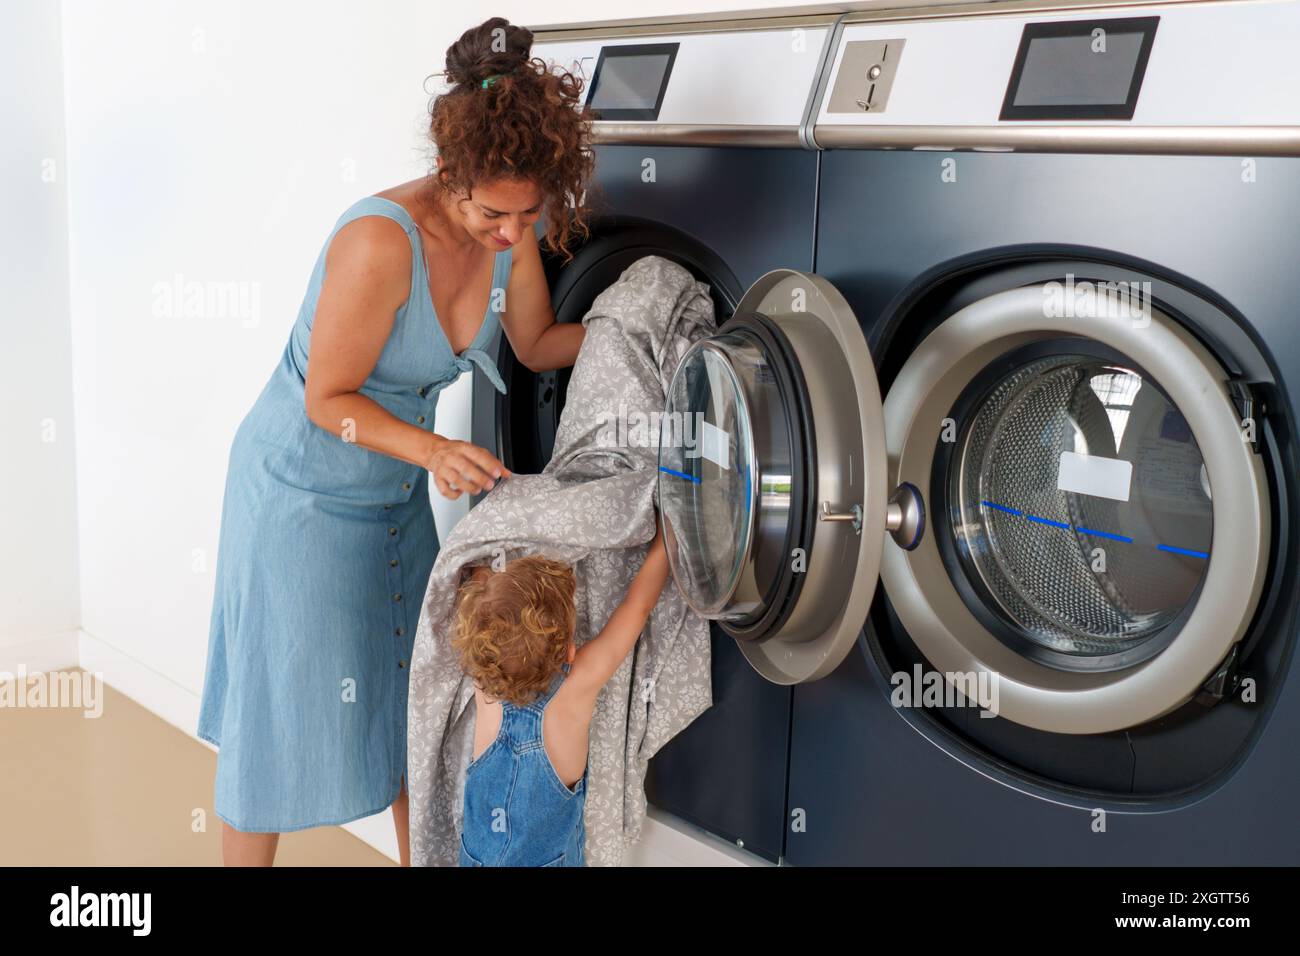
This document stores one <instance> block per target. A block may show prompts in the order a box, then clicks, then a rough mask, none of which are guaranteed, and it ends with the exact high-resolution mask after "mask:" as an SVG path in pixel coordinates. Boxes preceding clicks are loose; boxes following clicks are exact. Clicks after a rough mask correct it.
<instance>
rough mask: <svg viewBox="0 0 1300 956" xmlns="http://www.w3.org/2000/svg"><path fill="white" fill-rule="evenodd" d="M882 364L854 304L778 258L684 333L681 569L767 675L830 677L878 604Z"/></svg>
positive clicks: (667, 438)
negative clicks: (713, 329)
mask: <svg viewBox="0 0 1300 956" xmlns="http://www.w3.org/2000/svg"><path fill="white" fill-rule="evenodd" d="M885 474H886V459H885V452H884V427H883V422H882V409H881V400H880V392H879V387H878V386H877V384H876V378H875V368H874V366H873V364H872V361H871V355H870V353H869V352H868V351H867V345H866V339H865V338H864V337H863V335H862V330H861V329H860V327H859V326H858V324H857V320H856V319H855V318H854V316H853V313H852V311H851V310H850V309H849V307H848V305H847V304H846V303H845V302H844V300H843V298H842V297H840V295H839V293H837V292H836V291H835V290H834V288H833V287H832V286H830V285H829V283H826V282H825V280H823V279H821V278H819V277H818V276H815V275H809V274H806V273H800V272H794V271H790V270H778V271H776V272H771V273H768V274H767V275H766V276H764V277H763V278H761V279H760V280H759V281H758V282H756V283H755V284H754V286H753V287H751V288H750V290H749V291H748V292H746V293H745V296H744V298H743V299H742V300H741V302H740V305H739V306H738V307H737V309H736V314H735V315H734V316H733V317H732V319H731V320H730V321H729V322H727V324H726V325H725V326H723V328H722V329H721V330H720V331H719V332H718V334H716V335H714V336H712V337H710V338H707V339H703V340H700V341H698V342H696V343H695V344H694V345H692V346H691V347H690V349H689V350H688V351H687V352H686V353H685V355H684V356H683V358H682V360H681V362H680V363H679V365H678V367H677V370H676V373H675V374H674V376H673V380H672V382H671V383H670V385H669V388H668V393H667V407H666V411H665V417H664V419H663V421H662V422H661V425H660V450H659V507H660V513H661V515H662V517H663V523H664V539H665V544H666V546H667V549H668V558H669V565H670V568H671V571H672V575H673V579H674V581H675V582H676V584H677V587H678V588H679V590H681V592H682V594H683V596H684V597H685V599H686V601H687V603H689V604H690V606H691V607H692V608H694V609H695V611H696V612H698V613H699V614H701V615H703V616H705V617H708V618H710V619H712V620H714V621H716V622H717V623H718V625H719V626H720V627H721V629H722V630H723V631H724V632H726V633H727V634H729V635H730V636H731V637H733V638H735V639H736V641H737V642H738V643H739V645H740V648H741V651H742V653H743V654H744V655H745V658H746V659H747V660H748V661H749V662H750V664H752V665H753V667H754V668H755V669H756V670H757V671H758V672H759V673H760V674H762V675H763V676H764V677H766V678H767V679H768V680H771V681H773V682H775V683H781V684H792V683H798V682H801V681H805V680H813V679H816V678H818V677H822V676H825V675H826V674H828V673H830V672H831V671H832V670H834V669H835V667H836V666H838V665H839V663H840V661H842V660H843V658H844V656H845V655H846V654H847V653H848V652H849V651H850V650H851V649H852V647H853V646H854V643H855V641H856V640H857V635H858V633H859V632H860V630H861V628H862V624H863V622H864V620H865V619H866V616H867V611H868V609H869V607H870V603H871V597H872V594H873V593H874V591H875V584H876V578H877V575H878V573H879V565H880V552H881V550H882V547H883V540H884V534H885V526H886V512H887V509H888V505H889V503H888V501H887V500H886V498H885Z"/></svg>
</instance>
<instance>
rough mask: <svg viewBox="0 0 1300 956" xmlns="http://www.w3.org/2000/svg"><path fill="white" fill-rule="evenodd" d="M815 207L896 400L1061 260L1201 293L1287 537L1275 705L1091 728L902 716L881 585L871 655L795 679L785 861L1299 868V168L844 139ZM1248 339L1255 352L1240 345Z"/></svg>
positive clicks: (1273, 162)
mask: <svg viewBox="0 0 1300 956" xmlns="http://www.w3.org/2000/svg"><path fill="white" fill-rule="evenodd" d="M820 196H821V205H820V217H819V225H818V247H817V259H816V264H817V271H818V272H819V273H820V274H821V275H823V276H825V277H826V278H828V279H829V280H831V281H832V282H833V283H834V284H835V285H836V287H837V288H838V289H839V290H840V291H841V292H843V294H844V295H845V297H846V298H847V300H848V301H849V303H850V305H852V307H853V309H854V312H855V314H856V315H857V316H858V318H859V320H860V321H861V322H862V324H863V326H864V331H865V332H866V333H867V337H868V340H869V341H870V343H871V345H872V351H873V356H874V357H875V360H876V364H877V367H878V370H879V372H880V377H881V387H882V389H883V390H885V391H886V392H887V391H888V388H889V384H890V381H891V379H892V377H893V376H894V375H895V374H896V373H897V371H898V369H899V368H900V367H901V365H902V363H903V362H904V361H905V360H906V358H907V354H908V352H909V351H910V348H911V347H912V346H913V345H914V344H915V343H916V342H917V341H919V339H920V338H921V337H923V336H924V334H925V332H926V331H928V330H929V329H930V328H932V327H933V326H934V325H935V324H936V323H937V322H938V321H941V320H942V319H943V318H944V317H946V315H947V314H951V312H952V311H953V310H955V309H956V308H958V307H960V306H961V305H963V304H965V303H966V302H968V301H970V300H971V299H972V298H974V297H977V296H979V295H982V294H987V293H990V292H995V291H999V290H1000V289H1001V288H1005V287H1009V286H1013V285H1017V284H1022V283H1025V282H1029V281H1035V280H1043V279H1051V278H1056V277H1057V275H1059V274H1060V273H1061V272H1063V271H1072V272H1075V273H1076V274H1077V273H1080V272H1083V273H1088V272H1093V273H1094V274H1096V275H1097V276H1098V277H1103V278H1104V277H1106V276H1107V275H1114V276H1119V275H1129V276H1132V275H1134V274H1135V273H1137V274H1141V275H1144V276H1145V275H1150V276H1152V277H1153V278H1154V280H1155V296H1156V298H1157V299H1158V300H1162V301H1165V302H1172V303H1173V304H1174V305H1175V306H1177V305H1179V304H1180V303H1181V304H1186V305H1187V308H1186V310H1185V311H1186V318H1187V325H1188V327H1189V328H1191V330H1192V331H1193V332H1194V333H1195V334H1196V335H1197V336H1198V337H1200V338H1201V339H1202V341H1203V342H1204V343H1205V344H1207V345H1209V346H1210V348H1211V350H1212V351H1214V352H1215V353H1216V357H1217V358H1219V359H1220V360H1221V361H1222V362H1223V363H1224V365H1225V366H1226V367H1227V368H1228V369H1229V370H1230V371H1233V372H1235V373H1238V374H1240V375H1241V376H1242V377H1243V378H1245V379H1248V380H1254V381H1256V382H1259V385H1258V386H1257V388H1258V392H1257V394H1259V395H1263V396H1266V405H1267V409H1266V413H1265V417H1266V422H1267V423H1266V426H1265V428H1266V431H1267V433H1268V437H1267V442H1266V444H1267V446H1268V447H1267V448H1266V450H1265V453H1266V454H1267V455H1268V460H1269V471H1270V484H1271V493H1272V497H1273V508H1274V512H1273V515H1272V521H1273V534H1274V542H1273V554H1272V557H1271V571H1270V578H1269V582H1268V584H1267V585H1266V588H1265V595H1264V597H1263V598H1261V608H1260V610H1259V611H1258V612H1257V613H1256V618H1255V621H1254V623H1253V625H1252V627H1251V630H1250V631H1249V632H1248V635H1247V638H1246V640H1245V641H1243V646H1246V645H1247V644H1249V646H1250V648H1251V649H1250V651H1249V653H1248V656H1247V657H1246V659H1245V660H1244V661H1243V662H1242V665H1241V666H1242V669H1243V672H1244V673H1248V674H1250V675H1251V676H1253V677H1255V678H1256V679H1257V681H1258V684H1259V688H1260V690H1259V699H1258V702H1257V703H1256V704H1244V703H1241V702H1240V701H1237V700H1232V699H1228V700H1224V701H1222V702H1220V703H1218V704H1217V705H1215V706H1212V707H1206V706H1201V705H1199V704H1197V703H1189V704H1187V705H1184V707H1183V708H1182V709H1180V710H1179V711H1176V712H1175V713H1173V714H1171V715H1167V716H1166V717H1165V718H1161V719H1160V720H1157V721H1154V722H1152V723H1151V724H1149V725H1145V726H1143V727H1139V728H1133V729H1131V730H1129V731H1122V732H1117V733H1113V734H1104V735H1096V736H1092V737H1072V736H1068V735H1054V734H1048V733H1043V732H1039V731H1033V730H1030V729H1028V728H1024V727H1020V726H1018V725H1014V724H1010V723H1009V722H1008V721H1006V720H1004V719H1002V718H996V719H993V720H981V719H979V718H977V717H973V712H972V711H971V710H970V709H969V708H967V709H965V712H964V713H963V712H958V711H956V710H948V711H944V710H942V709H939V710H921V709H906V708H895V707H893V706H891V703H890V691H891V686H890V683H889V675H890V674H891V673H894V672H897V671H899V670H907V669H909V668H910V667H911V666H912V665H914V664H915V663H917V662H921V663H923V664H924V659H923V657H922V656H921V654H920V652H919V651H918V650H917V649H916V647H915V645H913V644H912V643H911V640H910V638H909V636H908V635H907V633H906V631H905V630H904V629H903V627H902V625H901V624H900V622H899V620H898V618H897V617H896V616H895V615H894V613H893V609H892V607H891V605H890V603H889V598H888V595H887V594H886V593H885V592H884V590H883V588H882V589H880V590H879V591H878V592H877V595H876V599H875V605H874V607H873V611H872V615H871V618H870V619H869V621H868V624H867V626H866V628H865V629H864V633H863V635H862V637H861V639H860V640H859V643H858V647H857V648H856V650H855V652H854V653H852V654H851V655H850V656H849V658H848V659H846V661H845V662H844V664H843V665H841V667H840V668H839V669H838V670H837V671H836V672H835V673H834V674H832V675H831V676H830V677H828V678H826V679H824V680H821V681H817V682H813V683H809V684H804V685H799V686H797V687H796V688H795V689H794V709H793V720H792V730H791V763H790V780H789V792H788V805H789V808H790V810H791V812H792V813H797V814H798V815H799V816H800V817H801V818H802V819H803V821H804V823H803V825H802V826H800V827H796V828H793V829H792V830H791V831H790V832H788V834H787V836H786V842H785V845H784V853H783V856H784V858H785V860H786V861H787V862H789V863H792V864H796V865H799V864H804V865H818V864H883V865H926V864H929V865H939V864H1118V865H1133V864H1144V865H1159V864H1199V865H1236V864H1291V865H1295V864H1297V863H1300V827H1297V826H1296V824H1295V813H1294V795H1295V794H1296V793H1297V792H1300V761H1297V760H1296V759H1295V756H1294V748H1295V744H1294V742H1295V739H1296V736H1297V734H1298V733H1300V674H1297V673H1294V671H1295V670H1296V669H1297V665H1296V663H1295V661H1294V655H1293V646H1294V643H1295V642H1294V634H1295V630H1296V599H1295V592H1296V587H1295V584H1296V582H1295V580H1294V578H1295V568H1296V565H1297V555H1296V541H1295V537H1296V536H1295V534H1294V532H1293V525H1294V517H1295V515H1294V511H1295V509H1294V504H1293V502H1294V501H1295V487H1294V485H1295V477H1294V476H1295V475H1296V473H1297V471H1298V470H1300V469H1297V467H1296V449H1295V439H1294V409H1293V406H1292V405H1291V399H1290V398H1289V397H1288V396H1290V395H1293V394H1294V393H1295V390H1296V388H1297V387H1298V385H1297V382H1298V381H1300V348H1298V347H1297V346H1298V345H1300V324H1298V323H1297V316H1296V303H1297V301H1300V270H1298V269H1297V268H1296V266H1295V262H1296V257H1295V249H1296V240H1295V226H1294V223H1295V221H1296V217H1297V214H1298V213H1300V159H1281V158H1272V159H1270V158H1260V159H1258V160H1250V161H1243V160H1242V159H1238V158H1231V157H1228V158H1211V157H1191V156H1185V157H1177V156H1101V155H1098V156H1080V155H1049V154H981V153H934V152H884V151H868V150H843V151H835V150H833V151H828V152H826V153H824V154H823V156H822V164H821V180H820ZM1108 270H1109V271H1108ZM918 277H921V278H918ZM1184 290H1191V291H1192V292H1193V293H1195V294H1194V295H1191V294H1189V295H1187V296H1184V295H1183V291H1184ZM1206 302H1212V303H1217V304H1218V306H1219V307H1220V308H1218V309H1214V308H1208V307H1206V308H1201V307H1199V306H1198V305H1197V303H1202V304H1203V303H1206ZM1175 311H1177V309H1175ZM1225 314H1226V315H1228V316H1231V317H1232V322H1233V323H1234V324H1236V325H1237V327H1238V328H1237V329H1236V330H1233V329H1230V328H1227V327H1226V325H1227V324H1228V323H1227V322H1225V319H1224V315H1225ZM1242 332H1244V333H1245V336H1246V337H1247V338H1248V339H1250V340H1252V345H1253V346H1254V348H1253V349H1252V348H1243V349H1239V350H1237V351H1236V352H1234V351H1233V349H1232V347H1231V346H1229V345H1227V344H1226V343H1229V342H1234V341H1236V342H1240V341H1241V333H1242ZM885 546H886V547H887V548H888V547H893V545H892V543H890V542H886V545H885ZM1098 810H1101V811H1105V812H1104V816H1103V814H1100V813H1098V812H1097V811H1098ZM1099 821H1102V822H1099ZM1103 825H1104V831H1103V830H1102V826H1103Z"/></svg>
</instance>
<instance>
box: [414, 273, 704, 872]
mask: <svg viewBox="0 0 1300 956" xmlns="http://www.w3.org/2000/svg"><path fill="white" fill-rule="evenodd" d="M582 321H583V324H584V325H585V326H586V328H587V333H586V340H585V341H584V343H583V346H582V350H581V353H580V354H579V356H578V360H577V362H576V364H575V365H574V368H573V376H572V378H571V379H570V382H569V389H568V395H567V402H566V404H565V407H564V412H563V414H562V416H561V419H560V425H559V430H558V432H557V434H556V440H555V452H554V455H553V457H552V458H551V461H550V463H549V464H548V465H547V466H546V468H545V469H544V470H543V471H542V473H541V474H539V475H519V474H516V475H513V476H511V477H510V478H508V479H506V480H504V481H500V482H498V484H497V486H496V488H494V489H493V490H492V491H491V492H489V493H488V494H487V495H486V496H485V497H484V498H483V500H482V501H481V502H480V503H479V504H478V505H477V506H476V507H475V508H473V509H472V510H471V511H470V513H469V514H468V515H467V516H466V517H465V518H463V519H462V520H461V521H460V522H459V523H458V524H457V525H456V527H455V529H454V530H453V531H452V533H451V535H450V536H449V537H448V539H447V541H446V542H445V543H444V544H443V546H442V550H441V552H440V553H439V555H438V560H437V563H436V564H435V565H434V568H433V573H432V575H431V577H430V580H429V588H428V592H427V594H426V595H425V599H424V606H423V609H422V611H421V615H420V623H419V627H418V629H417V631H416V636H415V652H414V655H413V659H412V661H411V677H410V682H411V683H410V697H409V707H408V729H407V769H408V774H409V780H408V786H409V790H410V821H411V862H412V864H413V865H415V866H454V865H455V863H456V860H457V847H458V846H459V839H460V826H461V813H462V809H463V794H464V785H465V768H466V766H468V765H469V762H470V757H471V754H472V748H473V740H474V708H473V706H471V705H472V704H473V700H474V687H473V683H472V682H471V681H470V680H469V678H467V677H466V676H465V675H464V673H463V672H462V671H461V669H460V665H459V661H458V660H457V658H456V655H455V653H454V652H453V650H452V649H451V644H450V640H449V632H450V626H451V622H452V615H453V612H454V603H455V589H456V584H457V582H458V580H459V577H460V572H461V569H462V568H463V567H465V566H466V565H471V564H484V563H490V562H492V561H493V560H497V561H500V560H506V561H508V560H511V559H513V558H516V557H519V556H521V555H525V554H544V555H546V556H548V557H551V558H555V559H557V560H561V561H566V562H568V563H569V564H571V565H572V566H573V568H574V572H575V575H576V578H577V595H576V602H577V631H576V635H575V642H576V643H577V644H578V646H579V647H581V646H582V644H583V643H585V642H586V641H587V640H589V639H590V638H591V637H593V636H594V635H595V634H597V633H599V631H600V629H601V628H602V627H603V626H604V624H605V622H606V621H607V620H608V619H609V616H610V615H611V614H612V613H613V612H614V610H615V608H617V607H618V605H619V603H620V602H621V601H622V600H623V598H624V596H625V595H626V593H627V588H628V586H629V585H630V584H631V581H632V578H633V576H634V575H635V574H636V571H637V569H638V568H639V567H640V565H641V562H642V560H643V559H644V557H645V549H646V545H647V543H648V542H649V541H650V539H651V538H652V537H653V536H654V530H655V524H654V520H655V519H654V504H655V488H656V481H655V478H656V472H657V461H658V413H659V412H661V411H662V409H663V407H664V394H665V392H666V391H667V387H668V383H669V380H670V378H671V377H672V373H673V371H674V370H675V369H676V367H677V363H678V361H679V360H680V358H681V356H682V354H683V353H684V352H685V350H686V348H687V347H688V346H689V345H690V344H691V343H692V342H694V341H695V340H696V339H698V338H700V337H701V336H704V335H707V334H709V333H710V332H712V331H713V328H714V317H713V302H712V300H711V299H710V298H709V293H708V286H706V285H704V284H703V283H701V282H697V281H695V279H694V277H693V276H691V274H690V273H689V272H687V271H686V270H685V269H683V268H682V267H681V266H679V265H677V264H676V263H673V262H670V261H668V260H667V259H662V258H660V257H658V256H647V257H645V258H643V259H639V260H638V261H636V262H634V263H633V264H632V265H631V266H629V267H628V268H627V269H626V270H625V271H624V272H623V274H622V275H621V276H620V277H619V279H618V281H617V282H615V283H614V284H613V285H611V286H610V287H609V288H608V289H606V290H605V291H604V292H602V293H601V294H600V295H599V296H597V298H596V301H595V302H594V303H593V304H592V307H591V309H590V311H589V312H588V313H587V315H586V316H585V317H584V318H583V320H582ZM710 663H711V661H710V649H709V629H708V624H707V622H705V621H704V620H703V619H702V618H700V617H699V616H697V615H696V614H695V613H694V612H692V611H691V610H690V609H689V608H688V607H687V606H686V604H685V602H684V601H683V600H682V598H681V595H680V594H679V593H678V591H677V589H676V587H675V586H674V585H673V584H672V582H671V581H670V582H669V583H668V585H667V586H666V587H665V588H664V591H663V594H662V596H661V597H660V599H659V603H658V605H657V606H656V607H655V610H654V613H653V614H652V616H651V619H650V621H649V623H648V624H647V626H646V631H645V633H643V634H642V636H641V638H640V640H639V641H638V643H637V646H636V648H635V649H634V651H633V652H632V654H631V655H629V656H628V659H627V660H626V661H624V662H623V665H622V667H620V668H619V670H618V671H617V673H615V675H614V677H613V678H612V679H611V680H610V682H609V683H608V684H607V685H606V686H605V689H604V690H603V691H602V692H601V695H600V698H599V699H598V701H597V704H596V712H595V714H594V716H593V718H592V722H591V742H590V748H589V756H588V763H587V770H588V778H587V802H586V811H585V822H586V832H587V845H586V857H587V862H588V864H589V865H595V866H613V865H618V864H619V863H621V862H622V859H623V853H624V850H625V849H626V847H627V846H629V845H630V844H631V843H633V842H634V841H635V840H636V839H637V837H638V835H639V834H640V830H641V823H642V821H643V820H644V818H645V811H646V803H645V791H644V786H643V785H644V779H645V770H646V764H647V762H648V761H649V760H650V758H651V757H652V756H653V755H654V754H655V752H656V751H657V750H659V748H660V747H662V746H663V745H664V744H665V743H667V742H668V741H669V740H671V739H672V737H673V736H674V735H675V734H677V733H679V732H681V731H682V730H683V729H684V728H685V727H686V726H687V725H688V724H690V722H691V721H692V720H694V719H695V718H696V717H698V716H699V715H700V714H702V713H703V712H704V711H705V710H707V709H708V708H709V706H710V705H711V704H712V682H711V671H710Z"/></svg>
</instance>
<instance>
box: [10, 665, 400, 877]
mask: <svg viewBox="0 0 1300 956" xmlns="http://www.w3.org/2000/svg"><path fill="white" fill-rule="evenodd" d="M0 761H2V762H3V765H2V766H0V865H3V866H128V865H129V866H214V865H220V863H221V826H222V824H221V820H220V818H219V817H217V816H216V814H214V813H213V812H212V781H213V775H214V774H215V773H216V766H217V755H216V754H215V753H213V752H212V751H211V750H210V749H209V748H208V747H206V746H205V745H204V744H202V743H200V742H198V741H197V740H194V739H193V738H191V737H189V736H187V735H186V734H184V733H182V732H181V731H179V730H177V729H176V728H175V727H173V726H171V725H170V724H168V723H167V722H166V721H164V720H162V719H160V718H159V717H156V716H154V715H153V714H151V713H150V712H149V711H147V710H145V709H144V708H143V707H141V706H139V705H138V704H136V703H135V702H134V701H132V700H130V699H129V698H127V697H125V696H123V695H122V694H120V693H118V692H117V691H115V690H113V689H112V688H110V687H107V686H105V687H104V705H103V713H102V714H101V715H100V716H99V717H97V718H95V719H90V720H88V719H86V718H85V717H84V716H83V715H82V712H81V711H80V710H73V709H71V708H11V707H0ZM200 810H201V811H202V815H201V816H202V818H203V819H204V820H205V821H206V827H205V828H204V829H203V830H202V831H200V832H195V823H194V821H195V819H196V818H198V817H199V816H200V815H199V814H198V813H197V812H196V811H200ZM386 816H387V818H388V820H389V825H391V820H392V817H391V815H390V814H388V815H386ZM276 864H277V865H282V866H392V865H395V864H393V862H392V861H391V860H389V859H388V858H387V857H386V856H384V855H383V854H382V853H379V852H377V851H376V850H374V849H373V848H371V847H370V846H369V845H367V844H366V843H363V842H362V841H361V840H358V839H357V838H356V837H354V836H353V835H352V834H350V833H348V832H347V831H346V830H343V829H342V828H340V827H322V828H320V829H316V830H300V831H297V832H295V833H286V834H284V835H283V836H281V837H280V847H279V852H278V853H277V855H276Z"/></svg>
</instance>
